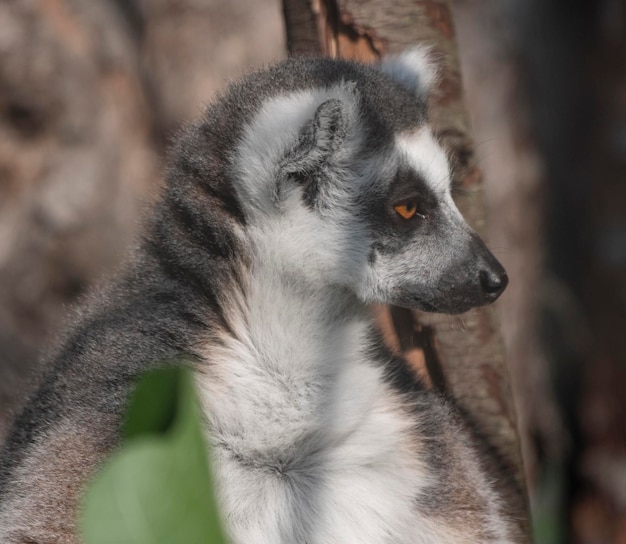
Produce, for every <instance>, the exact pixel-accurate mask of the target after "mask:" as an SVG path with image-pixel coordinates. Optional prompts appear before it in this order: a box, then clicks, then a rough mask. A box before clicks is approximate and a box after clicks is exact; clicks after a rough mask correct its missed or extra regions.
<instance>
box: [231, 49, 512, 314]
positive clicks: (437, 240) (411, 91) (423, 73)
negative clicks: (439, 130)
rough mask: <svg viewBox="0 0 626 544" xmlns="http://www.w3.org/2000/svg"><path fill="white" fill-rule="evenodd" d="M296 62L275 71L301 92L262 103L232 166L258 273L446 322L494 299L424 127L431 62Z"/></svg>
mask: <svg viewBox="0 0 626 544" xmlns="http://www.w3.org/2000/svg"><path fill="white" fill-rule="evenodd" d="M291 62H292V64H290V63H289V62H288V63H287V64H284V65H282V68H279V69H277V70H283V71H284V70H289V69H291V70H293V76H292V78H293V79H294V80H298V78H300V79H302V80H303V81H305V82H306V83H301V84H298V85H295V86H294V87H293V88H292V89H290V90H289V91H287V92H281V91H282V89H279V92H277V94H274V95H271V96H269V97H267V98H264V99H263V101H262V103H261V105H260V107H259V108H258V110H257V111H256V112H255V115H254V116H253V119H252V121H251V122H250V124H248V125H247V127H246V129H245V130H244V133H243V136H242V137H241V139H240V141H239V145H238V148H237V152H236V158H235V160H234V161H233V163H234V165H235V167H234V168H235V170H236V171H235V174H234V176H233V177H234V179H235V180H236V182H235V183H236V191H237V193H238V195H239V197H240V200H241V202H242V205H243V207H244V213H245V214H246V217H247V219H248V222H247V224H248V226H247V229H246V231H247V232H248V233H249V236H250V243H251V247H252V248H253V250H254V251H255V252H257V254H258V258H259V259H262V260H263V261H264V263H265V264H264V266H266V267H267V266H269V267H275V270H276V273H279V271H282V272H281V273H284V274H287V275H288V276H289V277H291V278H293V281H304V282H307V283H309V284H311V285H313V286H318V287H320V288H323V287H324V286H327V285H338V286H342V287H345V288H348V289H350V290H352V292H353V293H354V294H355V295H356V296H357V297H358V298H359V299H360V300H361V301H363V302H365V303H370V302H379V303H388V304H395V305H398V306H403V307H408V308H416V309H422V310H427V311H439V312H449V313H454V312H463V311H466V310H468V309H470V308H472V307H474V306H479V305H482V304H486V303H489V302H492V301H494V300H495V299H496V298H498V296H499V295H500V294H501V293H502V291H503V290H504V288H505V287H506V284H507V276H506V273H505V271H504V269H503V268H502V266H501V265H500V264H499V263H498V261H497V260H496V259H495V257H494V256H493V255H492V254H491V253H490V252H489V250H488V249H487V248H486V247H485V245H484V243H483V242H482V241H481V240H480V238H479V237H478V236H477V235H476V234H475V233H474V232H473V231H472V230H471V229H470V228H469V226H468V225H467V224H466V223H465V221H464V219H463V218H462V216H461V214H460V213H459V211H458V210H457V208H456V206H455V204H454V202H453V200H452V197H451V195H450V169H449V165H448V161H447V158H446V154H445V153H444V151H443V150H442V149H441V147H440V146H439V145H438V143H437V141H436V139H435V138H434V137H433V135H432V132H431V130H430V128H429V126H428V123H427V119H426V105H425V99H426V96H427V94H428V90H429V86H430V84H431V83H432V81H433V80H434V71H433V69H432V68H431V67H430V65H429V64H428V62H427V55H426V53H425V52H424V51H423V50H420V49H413V50H410V51H408V52H406V53H404V54H402V55H400V56H398V57H395V58H391V59H389V60H387V61H384V62H383V63H381V65H380V66H378V67H366V66H363V65H358V64H354V63H347V62H341V61H330V60H325V61H323V60H320V59H310V60H301V61H296V63H295V64H293V62H294V61H291ZM303 74H304V75H303ZM281 77H284V75H283V76H281Z"/></svg>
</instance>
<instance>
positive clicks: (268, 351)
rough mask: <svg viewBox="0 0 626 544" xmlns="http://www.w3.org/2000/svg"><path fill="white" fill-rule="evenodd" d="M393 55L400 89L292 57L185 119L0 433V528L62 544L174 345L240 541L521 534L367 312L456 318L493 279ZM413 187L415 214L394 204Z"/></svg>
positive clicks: (363, 71) (455, 428)
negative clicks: (113, 249) (161, 177)
mask: <svg viewBox="0 0 626 544" xmlns="http://www.w3.org/2000/svg"><path fill="white" fill-rule="evenodd" d="M422 60H423V59H422ZM420 62H421V60H420ZM404 68H405V71H404V72H403V75H402V77H400V78H399V80H398V81H399V83H398V82H396V81H394V80H393V79H390V78H388V77H387V76H385V75H384V74H383V73H382V72H381V71H379V70H377V69H376V68H372V67H366V66H362V65H358V64H354V63H349V62H343V61H333V60H322V59H301V60H289V61H286V62H284V63H282V64H279V65H278V66H276V67H273V68H271V69H269V70H268V71H263V72H259V73H256V74H252V75H250V76H248V77H247V78H245V79H244V80H242V81H241V82H239V83H236V84H234V85H232V86H231V87H230V88H229V89H228V90H227V91H226V92H225V93H224V95H223V96H221V97H220V98H219V100H217V101H216V102H215V103H214V104H213V105H212V106H211V107H209V109H208V110H207V112H206V113H205V115H204V117H203V118H202V119H200V120H199V121H198V122H197V123H196V124H194V125H193V126H191V127H189V128H188V129H187V130H186V132H185V133H184V134H183V135H182V136H181V138H180V139H179V141H178V143H177V145H176V146H175V148H174V150H173V152H172V157H171V166H170V169H169V173H168V182H167V186H166V189H165V192H164V194H163V196H162V198H161V199H160V201H159V203H158V204H157V205H156V207H155V209H154V211H153V213H152V214H151V215H150V217H149V218H148V219H147V220H146V226H145V229H144V235H143V238H142V240H141V241H140V243H139V244H138V247H137V249H136V251H135V252H134V254H133V255H132V257H131V258H130V259H129V261H128V263H127V265H126V267H125V268H124V269H123V271H122V272H121V273H120V274H119V275H118V276H117V277H116V278H115V279H114V280H113V281H112V282H111V283H110V284H108V285H107V286H106V287H104V288H103V289H102V290H101V291H100V292H98V293H95V294H93V295H92V296H91V298H90V299H89V300H88V301H86V302H85V304H84V306H83V309H82V310H80V311H79V313H78V314H77V316H76V317H75V319H74V323H73V325H71V326H70V327H69V328H68V331H67V333H66V334H65V336H64V338H63V339H62V340H60V342H59V344H58V347H57V348H56V349H55V350H54V351H53V353H52V354H51V355H50V356H49V358H48V360H47V362H46V365H45V367H46V368H47V369H48V372H47V377H46V378H45V379H44V380H43V382H42V385H41V387H40V388H39V390H38V391H37V393H36V394H35V395H34V396H33V397H32V398H31V400H30V402H29V404H28V405H27V407H26V409H25V410H24V412H23V413H22V414H21V416H20V417H19V418H18V420H17V422H16V424H15V426H14V429H13V431H12V434H11V435H10V437H9V440H8V442H7V445H6V447H5V450H4V453H3V456H2V461H1V464H0V537H1V538H0V540H2V542H6V543H8V544H16V543H20V542H21V543H24V542H38V543H44V542H46V543H47V542H63V543H65V542H67V543H70V542H72V543H73V542H76V541H77V540H76V535H75V530H76V529H75V514H76V508H77V504H78V502H79V499H80V494H81V490H82V487H83V485H84V482H85V481H86V479H87V478H88V477H89V475H90V474H92V473H93V471H94V470H95V468H96V467H97V466H98V464H99V463H100V462H101V460H102V459H103V457H104V456H105V455H106V454H107V453H108V452H110V451H112V450H113V448H115V446H116V445H117V443H118V440H119V426H120V422H121V417H122V414H123V412H124V409H125V406H126V401H127V398H128V395H129V392H130V391H131V389H132V387H133V384H134V383H135V382H136V380H137V378H138V376H139V375H140V374H141V373H142V372H144V371H146V370H147V369H150V368H153V367H155V366H157V365H159V364H161V363H162V362H163V361H171V360H178V359H185V360H188V361H191V362H192V364H193V365H194V367H195V369H196V370H197V382H198V387H199V390H200V392H201V395H202V399H203V403H204V406H205V409H206V418H207V424H208V425H207V427H208V429H209V430H210V439H211V441H212V442H213V444H214V451H215V463H214V465H215V471H216V480H217V482H218V485H219V494H220V503H221V506H222V509H223V511H224V513H225V514H226V519H227V523H228V530H229V532H230V534H231V537H232V539H233V541H234V542H236V543H246V544H250V543H258V544H274V543H276V544H278V543H284V544H287V543H305V542H306V543H308V544H313V543H320V544H322V543H324V544H334V543H336V544H339V543H342V544H346V543H351V542H355V543H356V542H359V543H365V542H367V543H369V544H378V543H380V544H382V543H396V544H398V543H409V542H418V543H419V542H422V543H426V542H433V543H442V544H443V543H451V542H473V543H477V542H480V543H487V542H489V543H496V542H498V543H504V542H513V541H514V540H513V537H512V532H511V531H512V529H511V523H510V522H509V520H508V519H507V517H506V515H505V514H504V512H505V505H504V504H503V502H502V500H501V499H500V497H498V494H497V493H496V491H495V490H494V487H493V486H492V484H491V474H490V473H489V472H488V470H487V468H486V465H485V459H484V458H483V457H482V456H481V454H480V453H479V452H480V448H479V447H478V445H477V441H476V439H475V437H473V436H472V433H471V432H470V430H469V428H468V426H467V425H466V424H465V423H464V421H463V420H462V418H461V417H460V416H459V415H458V413H457V412H456V411H455V409H454V407H453V406H452V405H451V404H450V403H449V402H448V401H446V400H445V399H443V398H441V397H439V396H438V395H437V394H435V393H432V392H429V391H426V390H424V389H423V388H422V386H421V384H420V383H419V382H418V381H417V379H416V378H415V377H414V376H413V375H412V373H411V371H410V370H409V369H408V368H407V366H406V363H405V362H404V361H402V360H400V359H398V358H396V357H394V356H392V355H391V353H390V352H389V351H388V350H387V349H386V348H385V347H384V345H383V344H382V342H381V340H380V338H379V335H378V334H377V333H376V332H375V331H374V330H373V328H372V322H371V318H370V315H369V309H368V305H369V303H371V302H379V303H391V302H392V303H395V304H401V305H405V306H410V307H421V308H422V309H434V310H445V311H463V310H466V309H468V308H470V307H472V306H475V305H479V304H484V303H488V302H490V301H492V300H494V299H495V298H496V297H497V296H498V295H499V293H500V292H501V288H503V287H504V285H505V283H506V281H505V277H504V272H503V270H502V269H501V267H500V266H499V264H498V263H497V261H495V259H494V258H493V257H492V256H491V254H490V253H489V252H488V251H487V249H486V248H485V246H484V245H483V244H482V242H480V241H479V240H478V238H477V237H476V235H474V234H473V233H472V232H471V231H470V229H469V228H468V227H467V225H466V224H465V223H464V221H463V220H462V218H461V217H460V215H459V214H458V211H456V208H455V207H454V204H453V203H452V200H451V199H450V196H449V179H447V177H446V176H447V175H448V172H447V162H446V161H445V155H444V154H443V153H442V152H441V150H440V149H439V148H438V146H437V144H436V142H435V141H434V140H432V138H431V137H430V136H429V134H430V133H429V132H428V128H427V124H426V109H425V104H424V101H423V100H422V99H421V98H420V96H421V95H420V93H416V92H415V89H414V88H406V87H405V86H403V85H406V69H407V67H406V66H405V67H404ZM408 69H409V70H410V69H411V67H410V65H409V66H408ZM415 69H416V70H420V69H422V67H421V64H420V66H416V67H415ZM390 73H391V76H392V77H393V76H394V72H393V71H391V72H390ZM414 79H415V80H417V81H419V80H420V78H419V74H417V75H416V77H415V78H414ZM422 79H423V78H422ZM444 178H445V179H444ZM408 197H411V198H416V199H418V200H419V204H420V207H421V208H420V214H419V217H418V216H417V215H416V216H415V219H414V220H413V219H412V220H410V221H409V220H405V219H402V218H399V217H398V216H397V214H396V213H395V212H394V209H393V205H394V204H395V203H396V201H398V200H400V201H402V200H404V199H406V198H408ZM486 274H487V275H489V276H488V277H489V278H491V279H492V280H493V281H496V280H497V281H500V283H501V285H498V286H497V288H496V287H493V285H492V284H489V289H487V288H486V287H485V286H486V285H487V284H486V283H485V277H487V276H486ZM494 278H495V279H494ZM493 281H492V283H493Z"/></svg>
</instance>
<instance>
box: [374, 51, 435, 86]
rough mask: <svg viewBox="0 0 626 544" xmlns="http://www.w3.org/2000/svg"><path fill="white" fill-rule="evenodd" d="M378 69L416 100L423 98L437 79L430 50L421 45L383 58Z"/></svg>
mask: <svg viewBox="0 0 626 544" xmlns="http://www.w3.org/2000/svg"><path fill="white" fill-rule="evenodd" d="M380 68H381V70H382V71H383V72H384V73H385V74H387V75H388V76H389V77H390V78H391V79H393V80H395V81H397V82H398V83H400V84H401V85H404V86H405V87H407V88H408V89H409V90H411V91H412V92H414V93H415V95H416V96H417V97H418V98H425V97H426V96H427V95H428V93H430V91H431V90H432V88H433V87H434V85H435V84H436V82H437V79H438V70H437V65H436V64H435V63H434V62H433V59H432V52H431V49H430V48H429V47H425V46H423V45H422V46H416V47H411V48H410V49H407V50H405V51H403V52H402V53H400V54H399V55H392V56H389V57H387V58H385V59H384V60H383V61H382V62H381V65H380Z"/></svg>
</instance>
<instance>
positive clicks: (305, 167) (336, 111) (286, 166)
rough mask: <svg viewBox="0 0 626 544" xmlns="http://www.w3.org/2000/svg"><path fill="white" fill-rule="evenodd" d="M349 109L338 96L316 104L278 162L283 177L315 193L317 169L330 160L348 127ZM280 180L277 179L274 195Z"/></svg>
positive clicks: (318, 170)
mask: <svg viewBox="0 0 626 544" xmlns="http://www.w3.org/2000/svg"><path fill="white" fill-rule="evenodd" d="M350 117H351V112H350V110H349V107H348V105H347V104H345V103H344V102H343V101H342V100H340V99H338V98H330V99H328V100H326V101H325V102H323V103H322V104H320V105H319V106H318V108H317V110H316V111H315V114H314V115H313V117H312V118H311V119H309V121H307V123H306V124H305V125H304V126H303V127H302V129H301V131H300V134H299V136H298V140H297V142H296V144H295V146H294V147H293V148H292V149H291V150H290V151H289V152H288V153H287V155H286V156H285V158H284V160H283V164H282V168H281V170H282V174H283V180H286V179H291V180H295V181H296V182H298V183H299V184H301V185H302V186H303V188H304V189H305V192H306V193H307V194H308V195H313V194H316V193H317V191H318V188H319V187H318V183H319V181H320V176H319V175H318V174H319V173H320V171H321V169H322V168H323V167H325V166H328V165H330V164H331V163H332V161H333V158H334V156H335V155H336V153H337V151H338V150H339V149H341V147H342V144H343V143H344V141H345V140H346V137H347V135H348V131H349V125H350ZM281 185H282V183H279V187H278V191H279V194H277V197H279V196H280V191H281Z"/></svg>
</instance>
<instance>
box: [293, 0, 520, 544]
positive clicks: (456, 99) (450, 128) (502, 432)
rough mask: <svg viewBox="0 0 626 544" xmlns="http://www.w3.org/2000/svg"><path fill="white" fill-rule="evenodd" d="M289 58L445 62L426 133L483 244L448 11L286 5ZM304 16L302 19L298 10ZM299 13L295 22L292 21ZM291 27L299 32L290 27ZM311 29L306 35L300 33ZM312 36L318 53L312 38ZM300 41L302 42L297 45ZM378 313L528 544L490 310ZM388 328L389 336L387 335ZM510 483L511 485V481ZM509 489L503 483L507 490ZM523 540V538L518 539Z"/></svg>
mask: <svg viewBox="0 0 626 544" xmlns="http://www.w3.org/2000/svg"><path fill="white" fill-rule="evenodd" d="M283 3H284V11H285V13H286V15H287V19H286V22H287V37H288V42H287V43H288V47H289V51H290V53H299V54H302V53H304V54H307V53H309V54H315V53H319V52H321V53H323V54H325V55H329V56H331V57H339V58H350V59H358V60H362V61H366V62H367V61H376V60H378V59H380V58H381V57H382V56H383V55H385V54H389V53H397V52H399V51H402V50H403V49H404V48H406V47H407V46H410V45H414V44H415V43H426V44H428V45H430V46H432V47H433V50H434V55H435V58H437V59H443V67H444V69H443V70H442V77H441V79H440V81H439V83H438V86H437V88H436V89H435V90H434V92H433V94H432V96H431V123H432V125H433V128H434V131H435V132H436V134H437V136H438V138H439V139H440V140H441V141H442V142H443V144H444V146H445V147H446V149H447V150H448V152H449V153H450V157H451V162H452V164H453V166H454V176H455V178H456V180H457V181H458V182H459V183H460V185H461V186H462V187H463V189H464V191H463V194H462V195H460V196H459V197H458V198H457V199H456V202H457V204H458V206H459V208H460V209H461V211H462V212H463V214H464V216H465V217H466V218H467V220H468V222H469V223H470V224H471V225H472V226H473V227H474V228H475V229H476V230H477V231H478V232H479V233H480V234H481V235H483V236H484V235H485V231H486V225H485V206H484V202H483V193H482V175H481V172H480V170H479V169H478V167H477V166H476V163H475V157H474V147H473V141H472V137H471V135H470V128H469V121H468V116H467V112H466V110H465V107H464V104H463V97H462V85H461V76H460V68H459V62H458V52H457V46H456V41H455V35H454V27H453V23H452V16H451V11H450V6H449V3H448V2H446V1H437V0H418V1H414V0H411V1H409V0H403V1H397V2H393V3H391V4H390V3H387V2H385V1H383V0H368V1H366V0H339V1H338V2H335V1H333V0H311V1H310V2H303V1H302V0H284V2H283ZM303 9H307V10H308V15H305V14H301V13H299V11H298V10H300V11H301V10H303ZM294 13H298V17H295V16H294ZM294 25H299V26H298V27H294ZM307 25H308V27H309V28H308V30H305V29H303V28H302V27H303V26H307ZM313 33H317V36H318V44H311V40H310V38H309V37H310V36H311V35H312V34H313ZM300 36H305V37H307V38H306V39H305V40H302V41H301V40H300V38H299V37H300ZM386 312H387V310H382V316H381V320H382V323H383V328H386V329H387V331H386V332H387V336H388V337H389V338H390V340H391V342H392V344H395V345H396V347H399V348H400V349H401V350H402V351H404V352H405V353H406V354H408V356H409V360H411V361H412V362H414V363H415V364H416V365H417V366H418V368H419V370H420V372H421V373H422V374H425V375H427V376H428V378H429V380H430V382H431V383H432V385H433V386H434V387H437V388H439V389H441V390H442V391H444V392H447V393H450V394H451V395H452V396H453V397H454V398H455V399H456V401H457V403H458V405H459V406H460V407H461V409H462V410H463V411H464V412H466V414H467V415H468V416H469V417H470V419H471V420H472V421H473V422H474V423H475V425H476V427H477V429H478V431H479V433H480V434H482V435H483V437H484V438H485V440H486V441H487V443H488V444H489V446H491V447H492V448H493V449H494V450H495V452H496V453H497V456H498V458H499V459H500V460H501V462H502V463H503V465H504V466H503V470H502V477H501V481H502V482H504V483H503V491H504V492H505V493H506V494H507V495H508V496H509V498H510V501H509V502H510V504H511V508H512V510H513V511H512V513H513V514H514V515H515V516H516V517H517V518H518V519H520V541H524V540H529V537H528V528H527V507H526V490H525V481H524V471H523V467H522V462H521V456H520V443H519V437H518V434H517V429H516V418H515V410H514V407H513V402H512V396H511V392H510V386H509V377H508V374H507V366H506V362H505V356H504V348H503V342H502V338H501V333H500V329H499V326H498V320H497V316H496V312H495V309H494V307H486V308H478V309H475V310H472V311H470V312H467V313H466V314H463V315H461V316H447V315H441V314H425V313H421V312H409V311H406V310H402V309H399V308H391V309H390V313H386ZM390 324H393V329H394V330H395V334H394V333H393V332H391V331H390V330H389V327H388V326H387V327H385V325H390ZM511 475H512V477H511ZM507 479H508V481H507ZM521 535H524V536H521Z"/></svg>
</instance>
